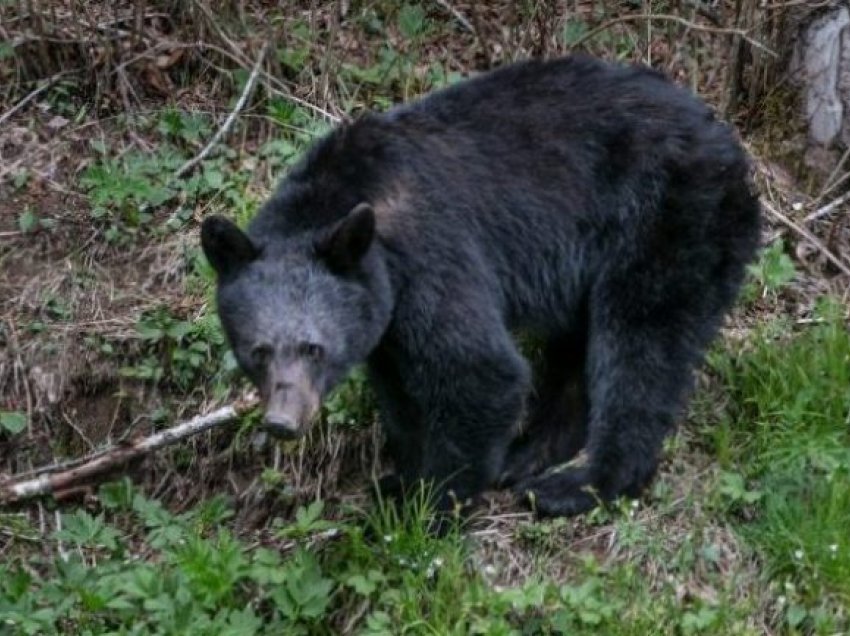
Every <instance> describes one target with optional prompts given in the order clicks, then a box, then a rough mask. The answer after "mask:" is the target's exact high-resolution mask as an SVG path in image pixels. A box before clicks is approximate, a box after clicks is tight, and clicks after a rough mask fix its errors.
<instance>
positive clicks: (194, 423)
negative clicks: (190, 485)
mask: <svg viewBox="0 0 850 636" xmlns="http://www.w3.org/2000/svg"><path fill="white" fill-rule="evenodd" d="M256 404H257V402H256V400H244V401H239V402H236V403H234V404H233V405H231V406H225V407H223V408H220V409H218V410H217V411H213V412H212V413H208V414H206V415H199V416H197V417H194V418H192V419H191V420H189V421H187V422H182V423H180V424H178V425H176V426H173V427H171V428H168V429H165V430H164V431H160V432H158V433H154V434H153V435H151V436H149V437H144V438H142V439H139V440H136V441H132V442H128V443H126V444H123V445H120V446H113V447H112V448H110V449H106V450H103V451H99V452H97V453H95V454H93V455H90V456H88V457H85V458H83V459H82V460H80V461H81V463H80V464H79V465H77V466H75V467H74V468H70V469H67V470H60V471H59V472H48V473H46V474H42V475H39V476H38V477H35V478H32V479H23V480H21V479H20V478H18V479H16V478H14V477H12V478H11V479H8V480H7V481H5V482H0V504H9V503H14V502H16V501H21V500H23V499H30V498H32V497H39V496H41V495H50V494H52V495H53V496H54V498H56V499H62V498H63V495H67V494H69V493H71V492H75V491H77V490H78V489H79V488H80V486H82V485H88V484H89V483H90V482H91V481H92V480H93V479H95V478H97V477H102V476H103V475H105V474H108V473H110V472H111V471H113V470H115V469H116V468H119V467H121V466H124V465H126V464H128V463H129V462H131V461H133V460H134V459H138V458H140V457H142V456H144V455H147V454H148V453H150V452H152V451H155V450H158V449H160V448H163V447H165V446H170V445H171V444H174V443H176V442H179V441H181V440H183V439H186V438H187V437H192V436H193V435H198V434H199V433H203V432H204V431H207V430H209V429H211V428H215V427H216V426H221V425H222V424H226V423H228V422H232V421H233V420H235V419H237V418H238V417H239V416H241V415H243V414H245V413H247V412H248V411H250V410H251V409H252V408H254V407H255V406H256ZM57 468H58V467H57Z"/></svg>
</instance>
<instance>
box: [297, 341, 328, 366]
mask: <svg viewBox="0 0 850 636" xmlns="http://www.w3.org/2000/svg"><path fill="white" fill-rule="evenodd" d="M298 355H299V356H301V357H303V358H309V359H310V360H313V361H314V362H319V361H320V360H321V359H322V358H323V357H324V355H325V349H324V347H322V345H318V344H315V343H313V342H302V343H300V344H299V345H298Z"/></svg>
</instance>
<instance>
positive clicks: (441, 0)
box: [437, 0, 475, 33]
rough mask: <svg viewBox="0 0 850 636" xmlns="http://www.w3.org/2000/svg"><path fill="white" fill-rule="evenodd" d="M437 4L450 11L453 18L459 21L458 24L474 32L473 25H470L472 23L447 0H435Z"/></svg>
mask: <svg viewBox="0 0 850 636" xmlns="http://www.w3.org/2000/svg"><path fill="white" fill-rule="evenodd" d="M437 4H438V5H440V6H441V7H443V9H445V10H446V11H448V12H449V13H451V14H452V15H453V16H454V19H455V20H457V21H458V22H460V25H461V26H462V27H463V28H464V29H466V30H467V31H469V32H470V33H475V27H474V26H472V23H471V22H470V21H469V20H467V19H466V16H464V15H463V14H462V13H461V12H460V11H458V10H457V9H456V8H455V7H453V6H452V5H451V4H449V2H448V0H437Z"/></svg>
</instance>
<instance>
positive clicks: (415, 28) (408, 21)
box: [398, 4, 427, 38]
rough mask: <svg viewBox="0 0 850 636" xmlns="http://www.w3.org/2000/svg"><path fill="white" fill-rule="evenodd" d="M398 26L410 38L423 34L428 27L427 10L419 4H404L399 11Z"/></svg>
mask: <svg viewBox="0 0 850 636" xmlns="http://www.w3.org/2000/svg"><path fill="white" fill-rule="evenodd" d="M398 28H399V30H400V31H401V32H402V35H404V36H405V37H408V38H415V37H416V36H417V35H422V34H423V33H424V32H425V30H426V28H427V19H426V18H425V10H424V9H423V8H422V7H420V6H419V5H410V4H406V5H404V6H403V7H402V8H401V10H400V11H399V12H398Z"/></svg>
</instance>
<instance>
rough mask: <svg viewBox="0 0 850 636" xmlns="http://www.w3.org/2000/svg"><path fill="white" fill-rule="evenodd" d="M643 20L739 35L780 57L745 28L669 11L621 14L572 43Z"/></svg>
mask: <svg viewBox="0 0 850 636" xmlns="http://www.w3.org/2000/svg"><path fill="white" fill-rule="evenodd" d="M641 20H666V21H668V22H676V23H678V24H681V25H683V26H686V27H688V28H690V29H694V30H695V31H705V32H706V33H717V34H720V35H737V36H739V37H740V38H742V39H743V40H745V41H747V42H749V43H750V44H752V45H753V46H754V47H756V48H757V49H761V50H762V51H764V52H765V53H767V54H768V55H770V56H771V57H779V56H778V55H777V54H776V52H775V51H773V50H771V49H769V48H768V47H767V46H765V45H764V44H762V43H761V42H759V41H758V40H756V39H754V38H752V37H750V36H749V35H748V34H747V32H746V31H745V30H743V29H724V28H721V27H711V26H706V25H704V24H697V23H696V22H691V21H690V20H686V19H685V18H683V17H681V16H678V15H670V14H667V13H652V14H649V13H639V14H634V15H621V16H619V17H617V18H612V19H611V20H608V21H607V22H605V23H604V24H601V25H599V26H598V27H596V28H595V29H593V30H591V31H588V32H587V33H585V34H584V35H583V36H581V37H580V38H579V39H578V40H576V42H575V43H574V44H573V45H572V46H573V48H575V47H577V46H579V45H580V44H584V43H585V42H587V41H588V40H590V39H591V38H594V37H596V36H597V35H599V34H600V33H602V32H603V31H607V30H608V29H610V28H611V27H612V26H614V25H615V24H620V23H621V22H639V21H641Z"/></svg>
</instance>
